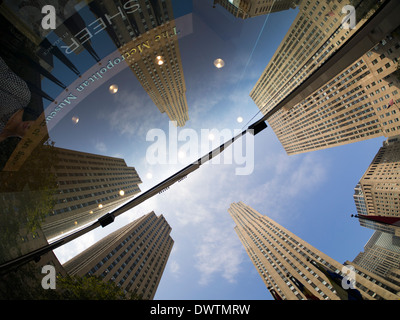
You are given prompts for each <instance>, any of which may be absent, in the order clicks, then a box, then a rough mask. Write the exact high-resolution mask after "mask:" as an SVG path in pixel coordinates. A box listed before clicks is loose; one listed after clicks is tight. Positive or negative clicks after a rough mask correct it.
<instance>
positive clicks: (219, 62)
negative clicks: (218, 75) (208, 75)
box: [214, 58, 225, 69]
mask: <svg viewBox="0 0 400 320" xmlns="http://www.w3.org/2000/svg"><path fill="white" fill-rule="evenodd" d="M224 65H225V62H224V60H222V59H219V58H218V59H215V60H214V66H216V67H217V68H218V69H221V68H222V67H223V66H224Z"/></svg>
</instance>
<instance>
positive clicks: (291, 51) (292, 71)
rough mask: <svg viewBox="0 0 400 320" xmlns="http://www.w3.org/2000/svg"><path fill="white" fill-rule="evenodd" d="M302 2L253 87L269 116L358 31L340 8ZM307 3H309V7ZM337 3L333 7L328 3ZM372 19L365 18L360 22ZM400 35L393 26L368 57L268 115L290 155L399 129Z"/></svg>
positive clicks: (262, 109)
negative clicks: (349, 25) (347, 22)
mask: <svg viewBox="0 0 400 320" xmlns="http://www.w3.org/2000/svg"><path fill="white" fill-rule="evenodd" d="M335 3H336V2H335V1H332V2H330V3H329V5H328V4H327V3H325V2H322V1H321V2H320V1H307V2H306V1H303V2H302V3H301V5H300V12H299V14H298V16H297V17H296V20H295V21H294V23H293V24H292V26H291V28H290V29H289V31H288V33H287V34H286V36H285V38H284V40H283V41H282V43H281V45H280V47H279V48H278V50H277V51H276V53H275V54H274V56H273V58H272V59H271V61H270V63H269V64H268V66H267V67H266V69H265V70H264V72H263V74H262V76H261V77H260V79H259V80H258V81H257V83H256V85H255V86H254V88H253V90H252V91H251V93H250V96H251V98H252V99H253V100H254V102H255V103H256V104H257V106H258V108H259V109H260V111H261V112H262V113H263V114H264V115H265V114H267V113H268V112H269V111H270V110H272V108H273V107H274V106H276V105H277V104H278V103H279V102H280V101H282V100H283V99H284V98H285V97H286V96H287V95H288V94H290V93H291V92H292V91H293V90H294V89H295V88H296V87H297V86H299V85H300V84H301V83H302V82H303V81H304V80H305V79H307V78H308V76H309V75H311V74H312V73H313V72H314V71H315V70H316V69H317V68H318V67H319V66H321V65H322V64H323V63H324V62H325V61H326V60H327V59H328V58H329V57H330V56H331V55H332V54H333V53H334V51H335V50H337V49H338V48H339V47H341V46H342V45H343V44H344V43H345V42H346V41H347V39H349V37H350V36H351V35H353V33H354V30H351V29H349V30H346V29H344V28H343V26H342V24H341V20H342V17H341V16H342V15H343V14H341V6H340V5H339V4H335ZM307 4H308V5H307ZM329 7H330V8H329ZM363 23H365V21H364V20H362V19H361V21H358V26H360V25H362V24H363ZM399 48H400V45H399V38H398V36H397V31H396V30H394V31H393V32H392V33H391V34H388V35H387V36H386V37H385V38H384V39H382V40H381V41H380V43H377V44H376V46H375V47H374V48H371V50H370V51H368V52H366V53H365V54H364V55H363V56H362V57H360V58H358V59H355V60H354V61H353V62H352V63H351V64H350V65H349V66H348V67H347V68H345V69H344V70H338V73H337V75H336V76H335V77H334V78H331V79H326V80H324V84H323V85H322V86H321V87H320V88H319V89H318V90H316V91H314V92H313V93H312V94H309V95H308V96H305V97H304V99H303V100H302V101H301V102H299V103H297V104H296V105H294V106H292V107H284V108H282V109H280V110H279V111H277V112H276V113H275V114H273V115H271V116H270V117H269V118H268V119H267V120H268V122H269V124H270V126H271V128H272V129H273V130H274V132H275V134H276V135H277V137H278V139H279V141H280V142H281V143H282V146H283V147H284V148H285V150H286V152H287V153H288V154H289V155H292V154H297V153H302V152H307V151H312V150H319V149H324V148H329V147H333V146H338V145H343V144H348V143H351V142H355V141H361V140H365V139H370V138H374V137H379V136H386V137H389V136H392V135H395V134H398V133H399V132H400V125H399V122H398V121H399V117H398V112H399V110H398V109H396V107H395V106H394V105H393V104H396V103H397V102H398V101H399V95H398V93H399V92H398V88H399V87H400V85H399V80H398V77H397V76H396V72H397V71H396V70H397V61H398V58H399V56H400V51H399Z"/></svg>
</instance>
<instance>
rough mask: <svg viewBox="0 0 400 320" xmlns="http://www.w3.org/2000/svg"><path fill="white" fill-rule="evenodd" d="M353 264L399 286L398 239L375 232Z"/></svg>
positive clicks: (399, 245) (399, 242) (399, 238)
mask: <svg viewBox="0 0 400 320" xmlns="http://www.w3.org/2000/svg"><path fill="white" fill-rule="evenodd" d="M353 263H354V264H355V265H357V266H360V267H363V268H364V269H366V270H368V271H369V272H372V273H374V274H376V275H379V276H381V277H382V278H384V279H386V280H388V281H389V282H392V283H394V284H395V285H397V286H400V277H399V275H400V237H398V236H394V235H392V234H389V233H384V232H380V231H375V232H374V234H373V235H372V236H371V238H370V239H369V241H368V242H367V244H366V245H365V246H364V252H360V253H359V254H358V255H357V257H356V258H354V260H353Z"/></svg>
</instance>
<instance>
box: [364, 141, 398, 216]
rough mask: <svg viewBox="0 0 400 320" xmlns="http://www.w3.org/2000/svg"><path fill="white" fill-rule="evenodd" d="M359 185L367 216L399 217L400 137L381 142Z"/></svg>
mask: <svg viewBox="0 0 400 320" xmlns="http://www.w3.org/2000/svg"><path fill="white" fill-rule="evenodd" d="M359 184H360V186H361V188H362V191H363V194H364V198H365V207H366V211H367V214H368V215H372V216H376V215H379V216H387V217H400V136H394V137H392V138H389V139H387V140H386V141H384V142H383V146H382V147H381V148H380V149H379V151H378V153H377V154H376V156H375V157H374V159H373V160H372V162H371V164H370V165H369V167H368V169H367V170H366V172H365V173H364V175H363V176H362V178H361V180H360V182H359Z"/></svg>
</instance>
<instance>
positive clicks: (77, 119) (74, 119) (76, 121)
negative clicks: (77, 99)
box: [72, 116, 79, 124]
mask: <svg viewBox="0 0 400 320" xmlns="http://www.w3.org/2000/svg"><path fill="white" fill-rule="evenodd" d="M72 122H73V123H75V124H76V123H78V122H79V118H78V117H77V116H73V117H72Z"/></svg>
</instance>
